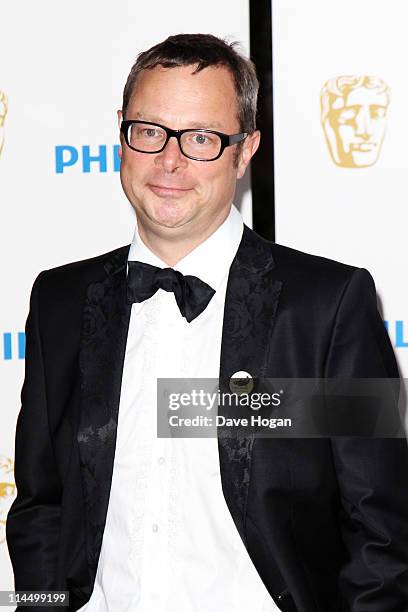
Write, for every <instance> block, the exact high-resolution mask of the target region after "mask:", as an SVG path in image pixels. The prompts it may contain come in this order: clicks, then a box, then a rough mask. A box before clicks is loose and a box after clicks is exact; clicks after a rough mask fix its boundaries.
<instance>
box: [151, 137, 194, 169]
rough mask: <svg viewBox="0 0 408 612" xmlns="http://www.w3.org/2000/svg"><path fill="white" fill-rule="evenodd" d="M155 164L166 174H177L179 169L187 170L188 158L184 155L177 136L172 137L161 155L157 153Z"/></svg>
mask: <svg viewBox="0 0 408 612" xmlns="http://www.w3.org/2000/svg"><path fill="white" fill-rule="evenodd" d="M155 163H156V164H157V165H160V166H161V167H162V168H163V170H164V171H165V172H169V173H170V172H175V171H176V170H177V169H178V168H185V167H186V166H187V164H188V161H187V158H186V157H185V156H184V155H183V154H182V152H181V150H180V147H179V143H178V142H177V138H176V137H175V136H171V137H170V138H169V140H168V142H167V144H166V146H165V147H164V149H163V151H162V152H161V153H157V155H156V158H155Z"/></svg>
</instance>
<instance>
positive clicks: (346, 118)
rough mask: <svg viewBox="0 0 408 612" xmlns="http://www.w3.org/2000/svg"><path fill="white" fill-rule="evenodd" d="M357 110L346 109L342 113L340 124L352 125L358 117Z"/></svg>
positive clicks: (340, 114) (352, 108)
mask: <svg viewBox="0 0 408 612" xmlns="http://www.w3.org/2000/svg"><path fill="white" fill-rule="evenodd" d="M357 112H358V111H357V109H356V108H354V107H349V108H345V109H343V110H342V111H340V113H339V115H338V117H339V123H351V122H352V121H353V120H354V119H355V118H356V116H357Z"/></svg>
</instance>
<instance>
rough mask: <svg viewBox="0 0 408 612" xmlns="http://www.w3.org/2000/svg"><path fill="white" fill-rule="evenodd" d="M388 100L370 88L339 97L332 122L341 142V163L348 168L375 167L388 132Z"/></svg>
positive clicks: (339, 159)
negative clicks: (386, 131)
mask: <svg viewBox="0 0 408 612" xmlns="http://www.w3.org/2000/svg"><path fill="white" fill-rule="evenodd" d="M387 106H388V99H387V95H386V94H385V93H380V94H379V93H378V92H375V91H373V90H370V89H368V88H366V87H359V88H357V89H354V90H352V91H351V92H350V93H349V94H348V96H347V98H340V97H339V98H337V100H336V101H335V103H334V104H333V106H332V109H331V112H330V115H329V118H328V119H329V123H330V125H331V127H332V129H333V130H334V133H335V136H336V143H337V151H336V152H333V153H337V156H336V155H335V157H337V159H338V162H337V163H338V164H339V165H341V166H345V167H349V168H350V167H357V168H361V167H364V166H371V165H372V164H374V163H375V162H376V161H377V158H378V155H379V153H380V149H381V144H382V141H383V138H384V133H385V122H386V111H387Z"/></svg>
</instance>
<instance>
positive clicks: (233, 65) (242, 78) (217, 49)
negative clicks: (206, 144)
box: [122, 34, 259, 134]
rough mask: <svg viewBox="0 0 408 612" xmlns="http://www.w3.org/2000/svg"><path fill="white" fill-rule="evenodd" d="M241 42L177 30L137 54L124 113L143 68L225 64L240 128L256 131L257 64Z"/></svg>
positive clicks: (125, 93)
mask: <svg viewBox="0 0 408 612" xmlns="http://www.w3.org/2000/svg"><path fill="white" fill-rule="evenodd" d="M237 46H239V43H238V42H231V43H229V42H227V41H226V40H223V39H221V38H217V36H213V35H212V34H177V35H176V36H169V37H168V38H166V40H164V41H163V42H161V43H158V44H157V45H155V46H154V47H151V48H150V49H148V50H147V51H143V52H142V53H140V54H139V55H138V56H137V59H136V62H135V63H134V64H133V66H132V69H131V71H130V73H129V76H128V78H127V81H126V85H125V89H124V91H123V104H122V113H123V116H124V117H125V116H126V110H127V107H128V105H129V101H130V98H131V95H132V93H133V90H134V87H135V85H136V82H137V79H138V76H139V74H140V73H141V72H142V70H150V69H152V68H155V67H156V66H163V68H176V67H179V66H191V65H196V68H195V70H194V72H193V74H195V73H196V72H199V71H200V70H203V69H204V68H207V67H209V66H224V67H226V68H227V69H228V70H229V71H230V72H231V75H232V77H233V81H234V87H235V92H236V96H237V103H238V104H237V106H238V117H237V119H238V122H239V126H240V130H241V131H242V132H248V134H252V132H254V131H255V130H256V104H257V96H258V87H259V83H258V79H257V76H256V72H255V67H254V64H253V63H252V62H251V60H250V59H247V58H246V57H244V56H243V55H241V54H240V53H238V51H237V50H236V47H237Z"/></svg>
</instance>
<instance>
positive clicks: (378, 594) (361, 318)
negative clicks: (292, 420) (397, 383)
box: [325, 269, 408, 612]
mask: <svg viewBox="0 0 408 612" xmlns="http://www.w3.org/2000/svg"><path fill="white" fill-rule="evenodd" d="M325 376H326V377H328V378H336V377H344V378H347V377H351V378H389V377H391V378H398V368H397V364H396V361H395V356H394V353H393V350H392V347H391V343H390V341H389V338H388V335H387V333H386V330H385V327H384V324H383V321H382V319H381V317H380V315H379V313H378V310H377V303H376V291H375V286H374V282H373V280H372V278H371V276H370V274H369V273H368V272H367V270H364V269H358V270H356V271H355V272H354V273H353V275H352V277H351V279H350V282H349V283H348V286H347V287H346V289H345V291H344V293H343V296H342V299H341V300H340V304H339V307H338V311H337V316H336V321H335V324H334V328H333V334H332V338H331V345H330V350H329V353H328V356H327V361H326V372H325ZM332 451H333V458H334V465H335V468H336V473H337V478H338V483H339V488H340V493H341V499H342V506H343V512H342V514H341V517H340V519H341V531H342V536H343V540H344V543H345V545H346V547H347V550H348V556H347V559H346V561H345V563H344V565H343V567H342V569H341V572H340V588H341V591H342V594H343V597H344V608H343V609H344V611H346V610H347V612H367V611H368V610H370V611H373V612H374V611H375V612H385V610H387V611H388V610H389V611H390V612H391V610H395V612H397V610H401V612H402V611H403V610H408V448H407V442H406V439H405V437H399V438H380V437H377V438H375V437H372V438H368V437H353V438H352V437H333V438H332Z"/></svg>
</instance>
